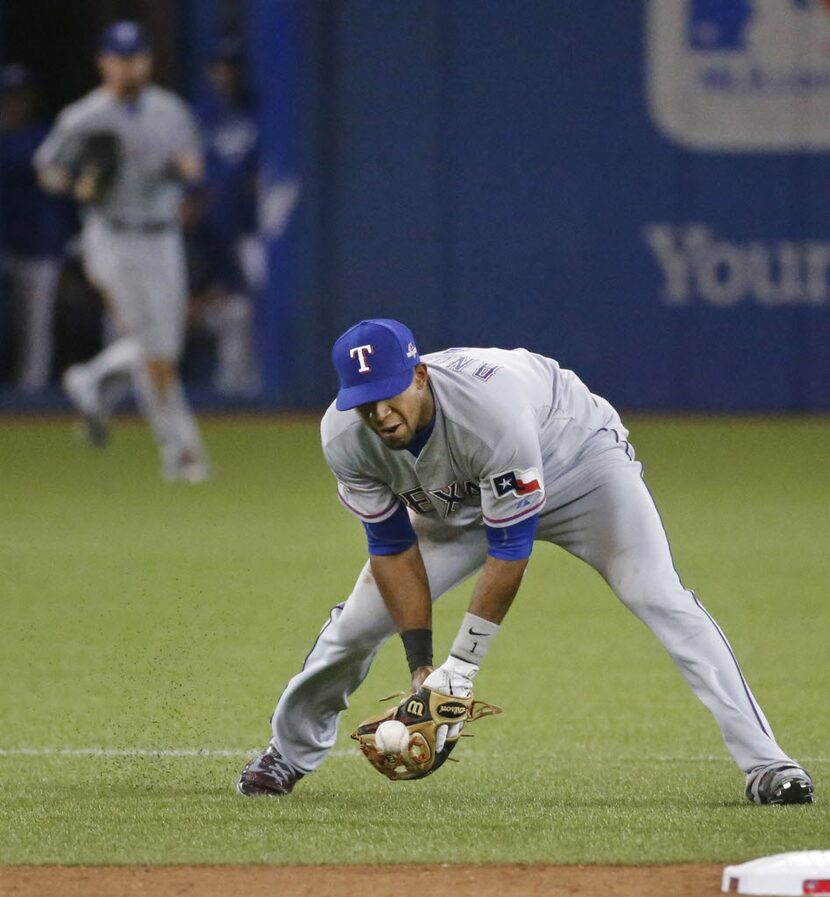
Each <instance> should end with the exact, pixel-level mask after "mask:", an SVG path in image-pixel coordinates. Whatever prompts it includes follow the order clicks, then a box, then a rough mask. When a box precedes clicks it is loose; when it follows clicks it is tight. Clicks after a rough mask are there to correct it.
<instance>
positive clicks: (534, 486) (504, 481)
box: [490, 467, 542, 498]
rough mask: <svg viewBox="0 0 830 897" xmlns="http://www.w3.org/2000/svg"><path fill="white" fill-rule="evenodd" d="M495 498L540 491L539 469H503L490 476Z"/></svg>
mask: <svg viewBox="0 0 830 897" xmlns="http://www.w3.org/2000/svg"><path fill="white" fill-rule="evenodd" d="M490 482H491V483H492V484H493V490H494V491H495V493H496V498H504V497H505V496H507V495H516V496H521V495H530V493H531V492H541V491H542V486H541V484H540V483H539V471H538V470H536V468H535V467H529V468H528V469H527V470H505V471H504V472H503V473H499V474H496V476H494V477H490Z"/></svg>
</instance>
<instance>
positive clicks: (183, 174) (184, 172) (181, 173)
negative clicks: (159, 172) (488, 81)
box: [170, 151, 204, 184]
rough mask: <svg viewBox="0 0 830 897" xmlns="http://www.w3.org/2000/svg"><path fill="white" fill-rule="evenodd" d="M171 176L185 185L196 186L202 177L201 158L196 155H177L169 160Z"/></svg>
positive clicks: (186, 153)
mask: <svg viewBox="0 0 830 897" xmlns="http://www.w3.org/2000/svg"><path fill="white" fill-rule="evenodd" d="M170 172H171V174H172V175H173V176H174V177H175V178H177V179H179V180H182V181H184V183H186V184H197V183H198V182H199V181H201V180H202V178H203V177H204V165H203V164H202V157H201V156H200V155H199V154H198V153H194V152H189V151H186V152H183V153H177V154H176V155H175V156H173V158H172V159H171V160H170Z"/></svg>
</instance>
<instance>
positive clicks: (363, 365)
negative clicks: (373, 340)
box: [349, 345, 375, 374]
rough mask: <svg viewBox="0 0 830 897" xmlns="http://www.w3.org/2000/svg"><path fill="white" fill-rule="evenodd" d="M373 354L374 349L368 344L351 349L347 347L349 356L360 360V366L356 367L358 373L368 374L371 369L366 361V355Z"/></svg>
mask: <svg viewBox="0 0 830 897" xmlns="http://www.w3.org/2000/svg"><path fill="white" fill-rule="evenodd" d="M374 354H375V349H374V347H373V346H370V345H365V346H355V347H354V348H353V349H349V358H356V359H357V360H358V361H359V362H360V366H359V367H358V369H357V372H358V373H359V374H368V373H369V372H370V371H371V370H372V369H371V367H369V364H368V363H367V361H366V356H367V355H374Z"/></svg>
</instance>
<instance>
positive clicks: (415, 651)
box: [401, 629, 432, 673]
mask: <svg viewBox="0 0 830 897" xmlns="http://www.w3.org/2000/svg"><path fill="white" fill-rule="evenodd" d="M401 641H402V642H403V648H404V651H406V662H407V663H408V664H409V672H410V673H414V672H415V670H417V669H418V667H431V666H432V630H431V629H407V631H406V632H402V633H401Z"/></svg>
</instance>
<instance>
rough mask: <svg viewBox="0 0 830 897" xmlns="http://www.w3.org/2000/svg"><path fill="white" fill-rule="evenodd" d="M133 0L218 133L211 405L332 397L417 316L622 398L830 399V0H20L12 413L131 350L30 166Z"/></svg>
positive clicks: (6, 192)
mask: <svg viewBox="0 0 830 897" xmlns="http://www.w3.org/2000/svg"><path fill="white" fill-rule="evenodd" d="M121 17H131V18H136V19H139V20H140V21H142V22H144V23H145V24H146V25H147V27H148V29H149V31H150V33H151V34H152V36H153V43H154V49H155V72H156V80H157V81H158V83H160V84H162V85H164V86H166V87H169V88H171V89H173V90H175V91H176V92H177V93H178V94H179V95H181V96H183V97H184V98H185V99H186V100H187V101H188V102H189V103H190V104H191V107H192V108H193V109H194V110H195V111H196V113H197V115H198V118H199V121H200V123H201V128H202V131H203V136H204V145H205V149H206V153H207V173H206V177H205V179H204V182H203V183H202V184H201V185H199V186H198V187H196V188H193V189H191V190H189V191H188V194H187V196H186V198H185V201H184V204H183V208H182V212H181V214H182V221H183V223H184V227H185V231H186V239H187V254H188V262H189V277H190V293H191V299H190V311H189V329H188V339H187V350H186V353H185V356H184V360H183V374H184V379H185V382H186V384H187V387H188V393H189V394H191V395H192V396H193V397H194V402H195V404H196V405H197V406H198V405H199V404H200V403H201V404H204V403H205V402H208V403H214V404H216V403H218V404H222V403H223V402H230V403H231V404H236V403H240V404H243V405H244V404H246V403H247V404H254V405H257V404H258V405H264V406H268V407H297V406H311V407H315V406H316V407H319V406H321V405H323V404H325V403H326V402H327V401H328V400H329V399H330V397H331V395H332V392H333V388H334V380H333V372H332V371H331V366H330V363H329V351H330V347H331V344H332V342H333V340H334V339H335V338H336V336H337V335H338V334H339V333H340V332H342V331H343V330H344V329H345V328H346V327H348V326H349V325H350V324H352V323H354V322H355V321H357V320H360V319H361V318H363V317H376V316H389V317H397V318H400V319H403V320H405V321H407V323H409V324H410V325H411V326H412V328H413V330H414V332H415V333H416V335H417V336H418V337H419V340H420V344H421V345H420V346H419V348H420V349H421V350H422V352H427V351H432V350H435V349H439V348H443V347H446V346H448V345H502V346H508V347H509V346H517V345H524V346H526V347H527V348H530V349H533V350H536V351H540V352H543V353H545V354H549V355H552V356H553V357H555V358H557V359H558V360H560V361H561V362H562V363H563V364H564V365H565V366H566V367H571V368H573V369H574V370H576V371H577V372H578V373H579V374H580V375H581V376H582V377H583V379H584V380H585V381H586V382H587V383H588V385H589V386H590V387H591V388H592V389H594V390H595V391H596V392H598V393H600V394H603V395H606V396H608V398H609V399H611V401H612V402H614V404H615V405H617V406H619V407H623V408H644V409H700V410H760V409H773V410H775V409H791V410H818V409H827V408H828V407H830V353H828V351H827V345H828V343H829V342H830V206H828V204H827V203H826V201H825V199H824V197H825V195H826V192H827V191H826V183H827V170H828V165H830V125H828V122H830V3H828V2H826V0H632V2H625V3H621V2H617V0H602V2H599V3H590V4H588V3H584V2H583V0H556V2H552V0H520V2H517V3H509V4H508V3H504V2H502V0H475V2H474V0H412V2H406V3H403V2H396V0H280V2H276V0H177V2H175V3H170V2H167V0H72V2H64V3H56V2H53V0H26V2H23V0H0V29H1V33H0V46H2V85H0V89H1V90H2V134H0V152H1V153H2V159H1V160H0V164H1V165H2V184H0V189H2V231H0V240H1V241H2V251H3V259H4V261H3V268H2V271H3V273H2V284H0V401H2V402H3V404H4V405H7V406H10V407H25V406H35V407H50V406H52V405H60V403H61V402H62V401H63V400H62V398H61V396H60V390H59V388H58V387H57V384H58V382H59V378H60V374H61V371H62V370H63V369H64V368H65V367H66V366H67V365H69V364H72V363H73V362H77V361H80V360H83V359H84V358H88V357H90V356H91V355H92V354H94V352H95V350H96V347H97V346H98V345H99V344H100V343H101V341H102V340H106V333H107V326H108V324H107V321H106V319H104V320H103V321H102V320H101V306H100V303H99V302H98V300H97V298H96V297H95V296H94V294H93V291H91V289H90V287H89V284H87V283H85V282H84V279H83V275H82V272H81V271H80V270H79V266H78V264H77V251H76V246H75V242H74V235H75V234H76V232H77V210H76V209H75V208H74V207H73V205H72V204H71V203H67V202H64V201H59V200H55V199H50V198H47V197H46V196H44V195H43V194H41V193H40V192H39V190H38V188H37V186H36V185H35V181H34V178H33V174H32V171H31V168H30V166H29V159H30V157H31V154H32V152H33V151H34V148H35V147H36V146H37V144H38V141H39V140H40V139H41V137H42V135H43V133H44V130H45V129H46V128H47V126H48V125H49V123H50V122H51V121H52V120H53V119H54V116H55V114H56V113H57V112H58V111H59V110H60V109H61V108H63V107H64V106H65V105H66V104H67V103H69V102H72V101H73V100H75V99H77V98H78V97H80V96H81V95H83V94H84V93H85V92H86V91H88V90H89V89H91V88H92V87H94V85H95V84H96V83H97V73H96V69H95V52H96V40H97V38H98V35H99V34H100V32H101V29H102V28H103V27H104V26H105V25H106V24H107V23H108V22H111V21H113V20H114V19H116V18H121ZM102 334H103V335H102Z"/></svg>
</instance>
